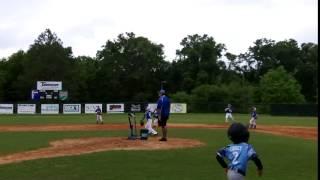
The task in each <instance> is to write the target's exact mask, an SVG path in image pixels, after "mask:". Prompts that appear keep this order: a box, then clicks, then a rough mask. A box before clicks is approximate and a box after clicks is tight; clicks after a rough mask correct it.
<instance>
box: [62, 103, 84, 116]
mask: <svg viewBox="0 0 320 180" xmlns="http://www.w3.org/2000/svg"><path fill="white" fill-rule="evenodd" d="M80 113H81V104H63V114H80Z"/></svg>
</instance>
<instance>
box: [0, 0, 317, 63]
mask: <svg viewBox="0 0 320 180" xmlns="http://www.w3.org/2000/svg"><path fill="white" fill-rule="evenodd" d="M46 28H49V29H51V30H52V31H53V32H55V33H56V34H57V35H58V37H59V38H60V39H61V40H62V41H63V43H64V46H71V47H72V50H73V53H74V55H75V56H79V55H86V56H91V57H95V55H96V52H97V50H101V46H102V45H104V44H105V42H106V41H107V40H114V39H116V38H117V36H118V35H119V34H120V33H125V32H133V33H135V34H136V36H144V37H146V38H148V39H149V40H150V41H152V42H155V43H158V44H160V43H161V44H163V45H164V51H165V55H166V60H168V61H171V60H172V59H173V58H175V52H176V49H180V48H181V46H180V42H181V40H182V39H183V38H184V37H186V36H187V35H193V34H196V33H197V34H199V35H203V34H208V35H209V36H212V37H213V38H214V39H215V41H216V42H218V43H223V44H225V45H226V47H227V49H228V51H229V52H231V53H234V54H239V53H244V52H246V51H247V49H248V48H249V46H252V45H253V42H254V41H255V40H257V39H260V38H268V39H273V40H276V41H281V40H285V39H289V38H293V39H295V40H297V41H298V42H299V43H304V42H313V43H318V1H317V0H0V58H3V57H8V56H10V55H11V54H12V53H14V52H16V51H18V50H20V49H22V50H25V51H26V50H27V49H28V48H29V46H30V45H31V44H33V43H34V40H35V39H36V38H37V37H38V36H39V34H40V33H42V32H43V31H44V30H45V29H46Z"/></svg>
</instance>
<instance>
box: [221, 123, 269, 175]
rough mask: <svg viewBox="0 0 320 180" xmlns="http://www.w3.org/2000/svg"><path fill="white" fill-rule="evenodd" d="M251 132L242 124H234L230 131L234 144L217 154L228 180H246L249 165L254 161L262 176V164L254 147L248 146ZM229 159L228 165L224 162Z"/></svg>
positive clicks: (229, 135)
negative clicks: (250, 161)
mask: <svg viewBox="0 0 320 180" xmlns="http://www.w3.org/2000/svg"><path fill="white" fill-rule="evenodd" d="M249 136H250V134H249V131H248V129H247V128H246V127H245V126H244V125H243V124H241V123H233V124H231V126H230V127H229V129H228V137H229V139H230V140H231V141H232V142H233V144H229V145H227V146H226V147H224V148H222V149H220V150H219V151H218V152H217V156H216V158H217V161H218V162H219V164H220V165H221V166H222V167H223V168H224V169H225V172H226V173H227V178H228V180H244V177H245V176H246V170H247V164H248V161H249V160H252V161H253V162H254V163H255V165H256V166H257V171H258V175H259V176H261V175H262V169H263V166H262V163H261V160H260V159H259V157H258V155H257V153H256V152H255V150H254V149H253V147H252V145H250V144H248V141H249ZM224 158H226V159H228V165H227V164H226V162H225V161H224Z"/></svg>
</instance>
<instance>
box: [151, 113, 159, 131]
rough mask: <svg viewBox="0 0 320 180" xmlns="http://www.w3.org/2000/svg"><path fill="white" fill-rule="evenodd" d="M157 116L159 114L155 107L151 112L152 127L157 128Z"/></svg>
mask: <svg viewBox="0 0 320 180" xmlns="http://www.w3.org/2000/svg"><path fill="white" fill-rule="evenodd" d="M158 118H159V116H158V113H157V110H156V109H155V110H154V111H153V113H152V119H153V123H152V124H153V125H152V127H153V128H158Z"/></svg>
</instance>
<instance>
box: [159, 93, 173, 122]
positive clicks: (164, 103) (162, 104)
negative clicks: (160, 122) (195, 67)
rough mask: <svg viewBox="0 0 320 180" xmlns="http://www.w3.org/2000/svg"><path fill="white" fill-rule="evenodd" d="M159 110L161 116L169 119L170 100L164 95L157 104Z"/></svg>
mask: <svg viewBox="0 0 320 180" xmlns="http://www.w3.org/2000/svg"><path fill="white" fill-rule="evenodd" d="M157 104H158V105H157V109H160V113H161V116H163V117H169V114H170V99H169V98H168V97H167V96H165V95H162V96H161V97H160V98H159V100H158V102H157Z"/></svg>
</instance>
